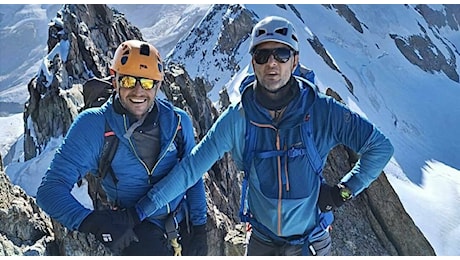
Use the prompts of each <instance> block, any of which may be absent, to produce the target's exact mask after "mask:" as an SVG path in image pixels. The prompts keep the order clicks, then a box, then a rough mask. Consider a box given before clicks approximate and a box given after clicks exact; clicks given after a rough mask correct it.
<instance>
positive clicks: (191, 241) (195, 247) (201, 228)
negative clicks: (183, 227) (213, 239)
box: [182, 224, 208, 256]
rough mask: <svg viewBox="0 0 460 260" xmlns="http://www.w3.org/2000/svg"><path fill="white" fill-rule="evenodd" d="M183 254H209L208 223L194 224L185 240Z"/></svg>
mask: <svg viewBox="0 0 460 260" xmlns="http://www.w3.org/2000/svg"><path fill="white" fill-rule="evenodd" d="M182 245H183V247H182V248H183V250H184V251H183V253H184V254H183V255H185V256H206V255H208V236H207V232H206V224H204V225H196V226H192V231H191V234H190V236H189V238H188V239H187V241H183V243H182Z"/></svg>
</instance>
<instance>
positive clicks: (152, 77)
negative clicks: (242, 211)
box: [37, 40, 207, 256]
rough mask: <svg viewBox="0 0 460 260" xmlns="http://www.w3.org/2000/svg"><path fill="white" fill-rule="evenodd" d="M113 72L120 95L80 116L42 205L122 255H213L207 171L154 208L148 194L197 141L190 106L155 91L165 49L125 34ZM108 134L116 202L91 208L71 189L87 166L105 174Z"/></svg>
mask: <svg viewBox="0 0 460 260" xmlns="http://www.w3.org/2000/svg"><path fill="white" fill-rule="evenodd" d="M110 72H111V76H112V85H113V87H114V89H115V93H116V94H115V95H113V96H111V98H110V99H109V100H108V101H107V102H106V103H105V104H103V105H102V106H101V107H97V108H90V109H87V110H84V111H83V112H82V113H80V114H79V115H78V117H77V118H76V119H75V121H74V122H73V124H72V126H71V127H70V129H69V131H68V132H67V135H66V137H65V139H64V142H63V143H62V145H61V147H60V148H59V150H58V151H57V152H56V155H55V157H54V159H53V161H52V162H51V165H50V167H49V169H48V171H47V172H46V174H45V176H44V177H43V180H42V183H41V185H40V187H39V188H38V191H37V204H38V205H39V206H40V207H41V208H42V209H43V210H44V211H45V212H46V213H48V214H49V215H50V216H51V217H52V218H54V219H56V220H57V221H59V222H60V223H62V224H63V225H64V226H66V227H67V228H68V229H69V230H79V231H81V232H85V233H92V234H94V235H95V237H96V239H98V240H99V241H101V242H102V243H103V244H104V245H106V246H108V247H109V248H110V249H112V250H113V252H114V253H115V254H122V255H165V256H168V255H170V256H172V255H181V254H184V255H206V254H207V243H206V242H207V238H206V227H205V224H206V220H207V215H206V210H207V207H206V196H205V190H204V184H203V180H202V179H201V178H197V179H196V180H195V181H194V183H193V184H192V185H191V187H190V188H188V189H182V188H179V187H178V188H177V190H176V191H175V192H174V193H175V194H176V195H174V197H171V199H169V200H168V201H167V202H166V203H164V204H163V206H162V207H160V208H158V209H156V210H155V211H151V208H150V203H149V201H148V200H147V201H146V200H145V199H143V198H145V197H146V196H147V193H148V192H149V190H150V189H151V187H152V186H153V185H154V184H155V183H157V182H158V181H159V180H160V179H161V178H163V177H164V176H166V175H167V174H168V172H169V170H170V169H171V168H172V167H174V165H176V164H177V163H178V161H180V160H181V159H182V156H185V155H187V154H188V153H189V152H190V150H191V149H192V148H193V146H194V145H195V137H194V131H193V124H192V122H191V120H190V117H189V116H188V115H187V113H186V112H185V111H183V110H181V109H179V108H177V107H174V106H173V105H172V104H170V103H169V102H168V101H166V100H164V99H158V98H156V96H157V92H158V90H159V88H160V85H161V83H162V81H163V77H164V75H163V74H164V72H163V62H162V60H161V57H160V54H159V53H158V51H157V49H156V48H155V47H154V46H153V45H151V44H150V43H147V42H143V41H139V40H128V41H125V42H123V43H121V44H120V45H119V46H118V48H117V50H116V51H115V54H114V58H113V61H112V65H111V67H110ZM107 127H108V128H109V129H111V131H107ZM107 134H113V135H115V136H116V138H118V140H119V143H118V148H116V150H115V151H114V152H115V155H114V157H113V160H112V162H111V164H110V167H109V171H110V173H108V174H106V175H105V177H104V178H103V179H102V180H101V185H102V187H103V189H104V191H105V192H106V195H107V199H108V202H109V203H110V206H111V208H110V209H107V210H98V209H95V210H91V209H87V208H85V207H84V206H83V205H82V204H81V203H80V202H79V201H77V200H76V199H75V198H74V197H73V196H72V194H71V190H72V188H73V186H74V184H75V183H77V182H78V181H79V180H81V179H82V178H84V177H85V175H86V174H87V173H88V172H90V173H92V174H94V175H96V174H97V173H98V166H99V165H98V163H99V162H100V160H101V158H100V157H101V151H102V150H103V148H104V147H105V145H104V142H105V138H104V135H107ZM181 154H182V155H181ZM174 189H175V188H174ZM188 220H190V221H188ZM190 232H191V233H190ZM179 237H182V240H180V239H179ZM184 241H193V243H188V244H187V245H184V244H183V242H184ZM180 243H182V246H181V245H180Z"/></svg>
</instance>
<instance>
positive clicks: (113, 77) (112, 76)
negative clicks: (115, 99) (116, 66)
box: [110, 69, 118, 90]
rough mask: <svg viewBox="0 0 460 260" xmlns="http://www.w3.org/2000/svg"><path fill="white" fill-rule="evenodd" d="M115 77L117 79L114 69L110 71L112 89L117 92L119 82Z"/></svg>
mask: <svg viewBox="0 0 460 260" xmlns="http://www.w3.org/2000/svg"><path fill="white" fill-rule="evenodd" d="M115 77H116V73H115V71H114V70H113V69H110V79H111V80H112V87H113V88H114V89H115V90H116V89H117V87H118V85H117V81H116V79H115Z"/></svg>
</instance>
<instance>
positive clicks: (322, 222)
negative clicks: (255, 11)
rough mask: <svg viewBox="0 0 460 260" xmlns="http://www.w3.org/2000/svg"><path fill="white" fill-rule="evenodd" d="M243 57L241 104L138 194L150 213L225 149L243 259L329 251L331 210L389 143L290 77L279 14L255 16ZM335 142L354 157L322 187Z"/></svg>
mask: <svg viewBox="0 0 460 260" xmlns="http://www.w3.org/2000/svg"><path fill="white" fill-rule="evenodd" d="M249 53H250V54H251V56H252V60H251V64H252V67H253V70H254V74H255V80H254V81H252V82H251V83H250V84H248V85H247V86H246V87H245V88H243V90H242V93H241V101H240V102H238V103H237V104H233V105H231V106H229V107H228V108H227V109H226V110H225V111H224V112H223V113H222V114H221V115H220V117H219V118H218V119H217V120H216V122H215V123H214V125H213V126H212V127H211V129H210V130H209V131H208V133H207V134H206V136H205V137H204V138H203V139H202V140H201V141H200V142H199V143H198V144H197V146H196V147H195V148H193V150H192V152H191V154H190V155H189V156H188V157H187V158H185V159H184V160H182V161H181V162H180V163H179V164H178V165H177V166H176V167H174V168H173V170H172V171H171V172H170V174H168V176H166V177H165V178H164V179H162V180H161V181H160V182H159V183H158V184H157V185H154V187H153V188H152V189H151V191H150V192H149V196H148V197H147V198H146V200H149V201H150V203H151V210H152V211H154V210H155V209H156V208H159V207H162V206H163V205H164V204H165V203H166V202H167V201H169V200H170V199H171V198H173V197H174V196H176V193H173V192H171V188H172V187H175V188H177V187H178V186H179V187H182V188H183V189H184V190H185V189H186V188H188V187H190V186H191V185H193V183H194V181H196V180H198V179H200V178H201V175H202V173H203V172H205V171H207V170H208V169H209V168H210V167H211V166H212V165H213V164H214V163H215V162H216V160H218V159H219V158H221V157H222V156H223V155H224V153H226V152H230V153H231V155H232V158H233V159H234V161H235V163H236V165H237V166H238V167H239V169H241V170H244V172H245V175H244V180H243V190H242V200H241V201H242V202H241V204H242V205H241V206H242V210H241V217H242V221H243V222H249V223H250V225H251V227H252V233H251V236H250V239H249V244H248V245H247V248H246V255H279V256H290V255H329V254H330V253H331V238H330V234H329V225H330V224H331V222H332V220H333V217H332V212H331V210H332V209H334V208H337V207H340V206H341V205H342V204H344V203H346V202H347V201H349V200H350V199H352V198H353V197H355V196H357V195H358V194H359V193H361V192H362V191H363V190H364V189H366V188H367V187H368V186H369V185H370V184H371V182H372V181H374V180H375V179H376V178H377V177H378V176H379V174H380V173H381V172H382V169H383V168H384V166H385V165H386V164H387V162H388V161H389V160H390V158H391V156H392V155H393V146H392V144H391V143H390V141H389V140H388V139H387V138H386V137H385V136H384V135H383V134H382V133H381V132H380V131H379V130H378V129H377V128H376V127H375V126H374V125H373V124H372V123H370V122H368V121H367V120H366V119H364V118H362V117H361V116H359V115H358V114H356V113H354V112H352V111H350V110H349V109H348V108H347V107H345V106H344V105H342V104H340V103H338V102H336V101H334V100H333V99H332V98H330V97H327V96H325V95H323V94H322V93H318V92H317V90H316V88H315V87H314V85H313V84H312V83H309V82H308V81H306V80H301V79H300V78H297V77H295V76H294V75H293V73H294V72H295V70H296V68H297V67H298V65H299V40H298V36H297V34H296V32H295V30H294V27H293V26H292V24H291V23H290V22H289V21H288V20H286V19H284V18H281V17H276V16H270V17H266V18H264V19H263V20H261V21H260V22H258V23H257V24H256V25H255V26H254V28H253V30H252V34H251V43H250V49H249ZM243 82H245V81H243ZM338 144H344V145H346V146H348V147H350V148H351V149H353V150H354V151H356V152H358V153H359V154H360V155H361V156H360V159H359V161H358V162H357V163H356V164H355V166H354V167H353V169H352V170H351V171H350V172H348V173H344V176H343V178H342V179H341V181H340V182H339V183H337V184H334V185H332V186H331V185H328V184H326V183H325V182H324V180H323V178H322V176H321V173H322V169H323V167H324V164H325V161H326V159H327V155H328V153H329V152H330V151H331V149H332V148H333V147H334V146H336V145H338ZM176 190H177V189H176Z"/></svg>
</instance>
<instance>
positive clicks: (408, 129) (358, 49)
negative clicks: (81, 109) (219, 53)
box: [0, 5, 460, 256]
mask: <svg viewBox="0 0 460 260" xmlns="http://www.w3.org/2000/svg"><path fill="white" fill-rule="evenodd" d="M246 7H247V8H250V9H253V10H257V13H258V14H259V15H260V16H263V15H272V14H276V15H289V13H288V12H287V11H286V12H282V11H280V8H275V7H274V6H273V5H266V6H264V8H261V7H260V6H258V5H246ZM296 7H297V9H298V10H299V11H300V12H301V13H308V14H309V16H308V17H307V18H306V19H305V24H303V23H301V22H300V20H299V19H294V18H293V19H292V21H293V23H294V25H295V26H296V28H304V29H305V30H299V35H300V38H301V39H307V38H311V34H314V35H316V36H317V37H319V38H320V39H321V41H322V43H323V44H324V45H325V48H326V49H327V50H328V52H329V54H330V55H331V57H332V58H333V60H334V62H335V63H336V64H337V66H338V67H339V68H340V70H341V71H342V72H343V73H344V74H345V75H347V76H348V77H350V80H352V82H354V89H353V94H351V93H350V91H349V90H348V88H347V85H346V84H345V83H344V80H343V78H342V76H341V75H340V74H338V73H336V72H334V71H332V70H331V69H330V68H329V67H328V66H327V65H326V64H325V63H324V62H323V60H322V59H321V58H320V57H319V56H318V55H316V53H315V52H314V51H313V50H312V49H311V47H310V46H309V45H308V44H303V45H302V46H301V50H300V51H301V61H302V62H303V63H304V64H306V65H307V66H308V67H310V68H313V69H314V71H315V74H316V79H317V84H318V86H319V88H320V90H322V91H324V90H325V89H326V88H328V87H332V88H333V89H334V90H335V91H336V92H338V93H339V94H340V95H341V96H342V98H343V99H344V100H345V102H346V103H347V105H348V106H349V107H350V108H351V109H352V110H354V111H356V112H357V113H359V114H361V115H362V116H364V117H366V118H368V119H369V120H370V121H372V122H373V123H375V124H376V125H377V126H378V127H379V128H380V129H381V130H382V131H383V132H384V133H385V134H386V135H387V136H388V137H389V138H390V140H391V141H392V143H393V145H394V147H395V154H394V157H393V158H392V159H391V161H390V163H389V164H388V165H387V166H386V167H385V173H386V176H387V178H388V180H389V181H390V183H391V185H392V186H393V188H394V189H395V191H396V193H397V194H398V196H399V198H400V199H401V202H402V204H403V205H404V207H405V209H406V211H407V212H408V213H409V215H410V216H411V217H412V219H413V220H414V222H415V223H416V225H417V226H418V227H419V228H420V230H421V231H422V232H423V234H424V235H425V236H426V238H427V239H428V241H429V242H430V243H431V245H432V246H433V248H434V250H435V252H436V254H437V255H440V256H452V255H460V217H459V216H460V207H458V205H460V156H459V151H460V137H459V136H460V135H459V134H458V133H460V123H459V118H460V106H459V105H458V100H457V99H458V97H459V96H460V84H458V83H455V82H453V81H452V80H450V79H448V78H447V77H446V76H445V75H444V74H443V73H437V72H436V73H433V74H429V73H426V72H423V71H421V70H420V69H419V68H418V67H416V66H414V65H412V64H409V63H408V61H407V60H406V59H405V58H404V57H402V55H401V53H400V52H399V50H397V48H396V47H395V45H394V42H392V41H391V39H389V36H388V33H389V32H391V33H395V34H398V35H401V36H410V35H413V34H414V33H413V32H412V31H414V30H417V32H419V31H418V30H419V25H418V23H420V24H421V25H423V26H425V27H426V24H425V22H424V21H423V19H422V17H421V16H420V15H419V14H418V13H417V12H415V11H414V10H413V9H411V8H407V7H404V6H402V5H385V6H379V5H376V6H375V8H368V7H367V6H366V5H351V6H350V7H351V8H352V9H353V11H354V12H355V13H356V14H357V17H358V19H360V21H363V22H364V23H365V24H366V27H363V29H364V33H363V34H360V33H357V32H356V31H355V30H354V29H353V28H352V27H351V26H349V24H348V26H338V25H340V24H344V21H345V20H344V19H343V18H341V17H339V16H335V15H331V12H335V11H333V10H328V9H325V8H324V7H322V6H319V5H301V6H296ZM436 7H437V8H440V7H439V6H436ZM200 8H201V7H200ZM0 10H1V7H0ZM144 10H145V13H142V14H143V15H147V14H148V13H149V12H151V11H152V10H149V9H147V8H144ZM141 11H143V10H137V11H136V12H141ZM140 17H142V16H140ZM325 17H327V19H325ZM376 17H378V18H379V19H376ZM290 18H292V17H290ZM11 19H12V18H11ZM170 19H171V18H170ZM179 20H181V18H176V20H175V21H179ZM374 20H375V21H378V23H375V22H373V21H374ZM45 26H46V25H45ZM145 26H146V28H147V26H151V25H145ZM216 30H217V29H216ZM445 30H446V29H445V28H443V29H442V30H441V32H443V31H445ZM428 35H430V38H431V39H433V41H438V39H437V38H436V37H433V35H432V33H431V32H430V31H428ZM443 35H444V36H446V37H449V40H450V43H449V44H452V45H455V46H457V49H458V48H459V46H460V36H459V35H460V34H459V33H458V31H456V32H454V31H452V32H450V33H443ZM211 37H215V35H212V36H211ZM213 39H215V38H213ZM183 40H185V39H183ZM212 42H214V41H208V43H209V44H211V43H212ZM434 43H435V44H436V46H443V44H439V43H438V42H434ZM248 44H249V43H248V41H246V42H244V43H243V44H242V45H241V46H240V49H239V50H240V54H239V56H238V57H237V60H238V61H239V64H240V66H241V68H242V69H241V70H240V71H239V72H238V73H237V74H235V75H230V74H226V72H222V71H215V70H214V69H213V67H212V66H211V67H207V68H206V71H202V70H203V69H204V68H203V67H202V66H195V67H196V68H195V70H190V71H188V72H189V73H190V75H191V76H193V77H194V76H198V75H199V76H203V75H208V76H209V77H211V76H212V75H216V76H217V75H218V76H219V77H220V81H218V82H220V83H219V84H220V86H225V87H226V88H227V90H228V92H229V95H230V100H231V101H232V102H236V101H237V100H238V99H239V94H238V82H240V81H241V80H242V78H243V77H244V75H246V74H247V73H250V72H251V68H250V66H248V65H247V64H249V57H248V54H247V52H245V50H247V47H248ZM2 46H3V44H2ZM202 47H206V48H212V47H210V46H207V45H203V46H202ZM34 48H35V49H37V48H38V47H37V46H34ZM41 48H44V47H43V46H41ZM439 51H440V52H442V53H444V55H447V51H446V49H443V48H441V49H440V50H439ZM2 53H3V50H2ZM43 56H44V55H42V57H43ZM456 57H457V68H458V67H460V61H459V60H460V58H459V55H458V54H457V55H456ZM216 59H220V58H219V57H217V58H216ZM186 62H190V64H200V60H199V59H196V60H194V58H193V57H192V58H190V59H189V60H187V61H186ZM192 62H195V63H192ZM34 69H35V73H36V71H37V70H38V68H37V67H36V66H35V67H34ZM457 72H458V69H457ZM22 74H24V67H18V69H17V70H14V71H11V74H9V75H7V76H2V77H7V78H20V77H22ZM2 75H3V74H2ZM28 78H29V79H30V78H31V77H28ZM0 86H1V85H0ZM219 90H220V89H217V88H216V90H213V91H214V92H212V93H210V98H211V100H212V101H213V102H216V100H217V99H216V98H217V97H218V91H219ZM6 91H10V90H2V89H1V88H0V96H1V98H0V100H7V99H8V98H12V95H14V93H13V94H11V93H10V92H8V93H9V94H8V95H6V94H4V93H7V92H6ZM216 103H217V102H216ZM22 133H23V122H22V114H13V115H9V116H7V117H0V137H1V138H0V140H1V141H0V149H1V150H0V152H1V154H2V157H3V158H5V154H6V152H7V151H8V150H9V149H10V148H11V147H13V146H14V143H15V142H16V140H18V139H20V138H21V137H22ZM60 141H61V140H60V139H55V140H53V141H52V142H50V143H49V144H48V146H47V147H46V148H45V150H44V152H43V153H42V155H41V156H40V157H37V158H34V159H32V160H30V161H28V162H25V163H24V162H22V161H23V159H21V155H22V154H21V151H22V150H23V149H22V147H21V145H22V141H20V142H18V144H17V145H16V146H15V155H14V159H13V160H12V162H11V163H9V164H8V165H7V166H6V173H7V174H8V176H9V177H10V179H11V180H12V182H13V183H15V184H17V185H20V186H21V187H22V188H23V189H24V190H25V191H26V192H27V193H28V194H29V195H32V196H34V195H35V191H36V188H37V187H38V185H39V183H40V181H41V177H42V176H43V174H44V173H45V171H46V169H47V167H48V165H49V163H50V161H51V159H52V156H53V154H54V152H55V150H56V149H57V147H58V146H59V143H60ZM85 189H86V186H85V185H84V186H83V188H81V189H74V191H73V192H74V196H75V197H77V198H79V199H80V200H81V201H82V203H83V204H84V205H85V206H87V207H91V205H90V201H89V200H88V198H87V195H86V193H85V192H86V190H85Z"/></svg>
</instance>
